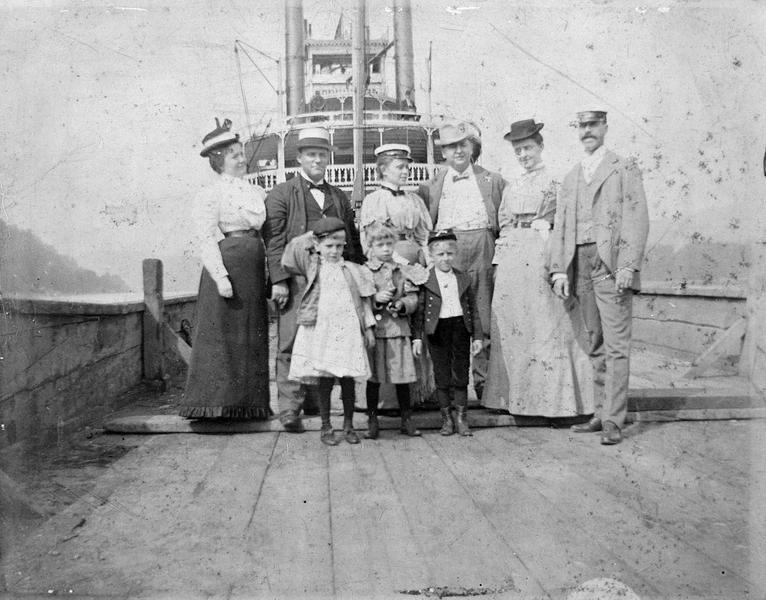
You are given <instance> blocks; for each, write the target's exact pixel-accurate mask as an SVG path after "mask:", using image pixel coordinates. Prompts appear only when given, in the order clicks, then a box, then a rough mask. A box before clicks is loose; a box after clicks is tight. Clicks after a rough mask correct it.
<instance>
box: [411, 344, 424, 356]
mask: <svg viewBox="0 0 766 600" xmlns="http://www.w3.org/2000/svg"><path fill="white" fill-rule="evenodd" d="M421 354H423V340H412V356H414V357H415V358H420V355H421Z"/></svg>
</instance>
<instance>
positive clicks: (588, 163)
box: [581, 144, 606, 168]
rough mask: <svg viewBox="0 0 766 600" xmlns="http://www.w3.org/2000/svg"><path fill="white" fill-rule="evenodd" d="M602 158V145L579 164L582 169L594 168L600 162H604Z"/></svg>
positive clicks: (604, 150)
mask: <svg viewBox="0 0 766 600" xmlns="http://www.w3.org/2000/svg"><path fill="white" fill-rule="evenodd" d="M604 156H606V146H604V145H603V144H602V145H601V146H599V147H598V148H597V149H596V150H595V151H594V152H593V154H586V155H585V157H584V158H583V159H582V161H581V164H582V166H583V167H589V168H595V167H596V166H597V165H599V164H600V163H601V161H602V160H604Z"/></svg>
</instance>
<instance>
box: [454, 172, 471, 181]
mask: <svg viewBox="0 0 766 600" xmlns="http://www.w3.org/2000/svg"><path fill="white" fill-rule="evenodd" d="M461 179H468V173H463V174H462V175H453V176H452V182H453V183H454V182H455V181H460V180H461Z"/></svg>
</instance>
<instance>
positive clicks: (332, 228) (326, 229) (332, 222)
mask: <svg viewBox="0 0 766 600" xmlns="http://www.w3.org/2000/svg"><path fill="white" fill-rule="evenodd" d="M345 230H346V224H345V223H344V222H343V221H341V220H340V219H338V218H337V217H325V218H323V219H319V221H317V223H316V225H314V228H313V229H312V231H313V232H314V235H315V236H317V237H318V238H323V237H327V236H328V235H330V234H331V233H335V232H336V231H345Z"/></svg>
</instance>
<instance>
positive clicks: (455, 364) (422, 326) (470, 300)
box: [412, 229, 484, 436]
mask: <svg viewBox="0 0 766 600" xmlns="http://www.w3.org/2000/svg"><path fill="white" fill-rule="evenodd" d="M428 252H429V254H430V255H431V261H432V263H433V267H432V269H431V272H430V273H429V275H428V280H427V281H426V283H425V284H424V285H423V286H422V288H421V290H420V297H419V302H418V310H417V312H416V313H415V318H414V319H413V329H414V332H413V341H412V353H413V354H414V355H415V356H416V357H417V356H420V355H421V353H422V349H423V341H422V340H423V335H427V336H428V348H429V350H430V352H431V359H432V360H433V364H434V379H435V380H436V397H437V399H438V401H439V408H440V410H441V414H442V427H441V431H440V433H441V434H442V435H452V434H453V433H454V432H455V422H453V420H452V414H451V412H450V404H451V402H452V401H453V400H454V403H455V408H456V412H457V432H458V433H459V434H460V435H465V436H468V435H473V434H472V433H471V429H470V427H469V426H468V420H467V418H466V409H467V408H468V369H469V365H470V362H471V354H473V355H476V354H477V353H478V352H480V351H481V349H482V348H483V347H484V345H483V344H484V342H483V338H484V335H483V332H482V327H481V320H480V319H479V316H478V310H477V307H476V303H475V301H474V297H473V291H472V289H471V278H470V277H469V276H468V275H467V274H466V273H462V272H461V271H458V270H457V269H454V268H453V267H452V263H453V262H454V260H455V255H456V253H457V237H456V236H455V234H454V233H453V231H452V230H451V229H443V230H440V231H436V232H433V233H432V234H431V235H430V236H429V238H428ZM471 336H473V344H472V343H471Z"/></svg>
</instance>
